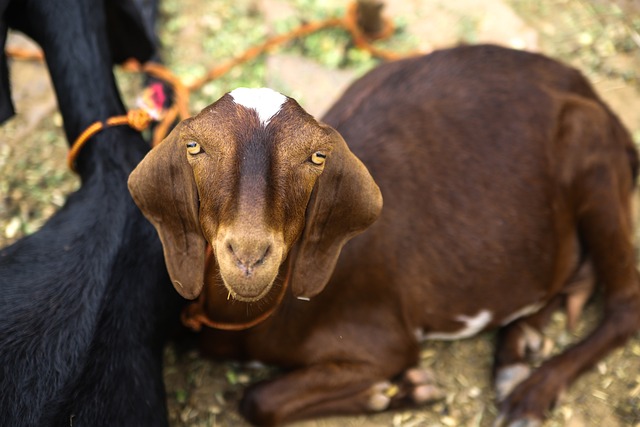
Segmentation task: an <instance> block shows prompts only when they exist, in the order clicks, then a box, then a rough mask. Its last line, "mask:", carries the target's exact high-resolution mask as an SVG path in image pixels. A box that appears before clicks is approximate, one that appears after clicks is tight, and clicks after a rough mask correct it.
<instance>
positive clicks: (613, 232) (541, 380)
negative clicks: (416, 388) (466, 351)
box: [501, 165, 640, 425]
mask: <svg viewBox="0 0 640 427" xmlns="http://www.w3.org/2000/svg"><path fill="white" fill-rule="evenodd" d="M618 166H620V168H621V167H622V165H618ZM617 170H620V169H619V168H618V169H617ZM582 178H583V179H581V180H580V182H579V183H577V184H576V186H575V190H576V194H577V197H579V198H580V199H581V200H579V202H582V203H579V204H578V211H577V212H578V224H579V232H580V233H581V235H582V236H583V237H584V241H585V243H586V248H587V251H588V253H589V254H590V256H591V259H592V261H593V266H594V269H595V272H596V276H597V279H598V282H599V283H602V285H603V286H604V289H603V290H604V292H603V297H604V301H603V302H604V304H603V305H604V316H603V319H602V321H601V323H600V325H598V326H597V327H596V328H595V329H594V330H593V331H592V332H591V334H590V335H589V336H588V337H587V338H585V339H584V340H582V341H581V342H579V343H578V344H576V345H575V346H574V347H572V348H570V349H569V350H567V351H565V352H564V353H562V354H559V355H557V356H555V357H553V358H551V359H549V360H548V361H546V362H545V363H544V364H542V365H541V366H540V367H539V368H538V369H537V370H535V371H534V372H532V373H531V375H530V376H529V377H528V378H526V379H525V380H524V381H522V382H521V383H520V384H519V385H518V386H517V387H516V388H515V389H514V390H513V391H512V392H511V393H510V394H509V395H508V396H507V398H506V399H505V400H504V401H503V402H502V405H501V420H502V421H504V422H505V423H507V424H508V423H512V422H516V421H517V422H518V423H519V424H518V425H537V423H538V422H539V420H542V419H543V418H544V413H545V411H547V410H548V409H549V408H550V407H552V406H553V405H554V404H555V402H556V399H557V398H558V395H559V394H560V392H561V391H563V390H564V389H565V388H566V387H568V386H569V385H570V384H571V382H572V381H573V380H574V379H575V378H576V377H577V376H578V375H579V374H580V373H582V372H584V371H585V370H587V369H588V368H590V367H591V366H593V365H594V364H595V363H596V362H597V361H598V360H600V359H601V358H602V357H604V356H605V355H606V354H607V353H609V352H610V351H611V350H612V349H614V348H615V347H617V346H620V345H622V344H623V343H624V342H625V341H626V340H627V339H628V338H629V337H630V336H631V335H632V334H633V333H634V332H635V331H636V330H637V329H638V328H639V327H640V280H639V276H638V272H637V270H636V269H635V259H634V251H633V245H632V242H631V236H632V233H631V220H630V215H629V213H628V212H629V210H628V200H624V199H623V200H621V198H622V197H624V196H625V195H627V194H629V193H630V188H628V187H627V188H626V189H625V188H624V186H622V185H621V183H624V182H625V181H623V179H628V177H626V176H624V175H622V176H617V172H616V168H611V167H604V166H603V167H601V168H598V167H593V168H591V169H590V171H589V173H588V174H585V176H583V177H582ZM628 181H629V182H630V181H631V180H630V179H628ZM621 186H622V187H623V188H622V191H621V189H620V187H621ZM625 190H627V191H625Z"/></svg>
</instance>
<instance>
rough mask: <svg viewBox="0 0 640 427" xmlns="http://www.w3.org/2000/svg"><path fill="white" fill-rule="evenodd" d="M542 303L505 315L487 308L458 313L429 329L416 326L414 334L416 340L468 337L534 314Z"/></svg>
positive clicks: (529, 305) (543, 303) (448, 339)
mask: <svg viewBox="0 0 640 427" xmlns="http://www.w3.org/2000/svg"><path fill="white" fill-rule="evenodd" d="M544 305H545V302H534V303H531V304H528V305H525V306H523V307H520V308H518V309H516V310H515V311H514V312H513V313H511V314H510V315H508V316H506V317H505V316H500V317H496V313H494V312H492V311H491V310H489V309H481V310H479V311H478V312H477V313H476V314H473V315H467V314H459V315H457V316H455V317H453V318H452V319H450V320H449V321H447V322H445V323H442V324H440V325H438V326H436V327H435V328H431V329H430V330H425V329H424V328H416V330H415V336H416V339H417V340H418V341H426V340H447V341H451V340H458V339H463V338H469V337H472V336H474V335H476V334H478V333H480V332H482V331H484V330H486V329H489V328H491V327H495V326H504V325H507V324H509V323H511V322H512V321H514V320H516V319H519V318H521V317H525V316H528V315H531V314H534V313H536V312H537V311H538V310H540V309H541V308H542V307H544Z"/></svg>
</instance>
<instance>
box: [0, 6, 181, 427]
mask: <svg viewBox="0 0 640 427" xmlns="http://www.w3.org/2000/svg"><path fill="white" fill-rule="evenodd" d="M2 5H3V3H1V2H0V6H2ZM2 11H3V10H2V9H0V12H2ZM2 22H4V23H7V24H8V25H9V27H15V28H19V29H20V30H22V31H24V32H25V33H27V34H28V35H29V36H31V37H32V38H34V40H36V41H37V42H38V43H39V44H40V45H41V46H42V48H43V50H44V52H45V55H46V58H47V64H48V66H49V70H50V72H51V76H52V80H53V82H54V86H55V89H56V94H57V96H58V100H59V105H60V109H61V112H62V116H63V119H64V124H65V132H66V134H67V137H68V139H69V140H70V141H73V140H74V139H75V138H76V137H77V135H79V133H80V132H81V131H82V130H83V129H84V128H85V127H86V126H88V125H89V124H90V123H92V122H94V121H96V120H99V119H100V120H104V119H106V118H107V117H110V116H113V115H119V114H123V113H124V108H123V105H122V102H121V100H120V97H119V95H118V92H117V89H116V84H115V80H114V77H113V74H112V70H111V66H112V62H113V61H112V59H111V58H112V57H111V49H110V47H109V42H108V40H109V38H108V36H107V32H106V30H105V22H106V12H105V7H104V4H103V2H102V1H95V0H56V1H50V0H15V1H13V2H12V3H10V4H9V6H8V7H6V8H5V10H4V13H3V18H2V21H1V22H0V24H1V23H2ZM1 27H2V25H0V29H1ZM137 53H141V51H138V52H137ZM152 53H153V52H149V55H151V54H152ZM141 59H142V60H144V59H145V58H141ZM5 101H6V99H3V98H2V97H0V102H5ZM4 107H5V108H6V105H5V106H4ZM0 111H3V109H2V108H0ZM147 150H148V146H147V144H146V143H145V142H144V141H143V140H142V138H141V137H140V135H139V134H138V133H136V132H134V131H133V130H130V129H128V128H123V127H118V128H111V129H108V130H105V131H102V132H101V133H99V134H98V135H97V136H95V137H93V138H92V139H91V141H89V143H88V144H87V146H86V147H85V148H84V149H83V150H82V154H81V155H80V157H79V159H78V164H77V166H78V170H79V172H80V175H81V177H82V186H81V188H80V189H79V190H78V191H77V192H76V193H75V194H73V195H71V196H70V197H69V199H68V201H67V203H66V204H65V206H64V207H63V208H62V209H61V210H60V211H59V212H57V213H56V214H55V215H54V216H53V217H52V218H51V219H50V220H49V221H48V222H47V223H46V224H45V225H44V226H43V227H42V229H41V230H39V231H38V232H36V233H34V234H33V235H30V236H28V237H25V238H23V239H21V240H19V241H18V242H16V243H15V244H13V245H11V246H9V247H7V248H4V249H2V250H1V251H0V425H2V426H38V427H40V426H74V427H77V426H91V427H93V426H132V427H133V426H136V427H138V426H163V425H167V416H166V403H165V396H164V386H163V383H162V375H161V369H162V347H163V344H164V342H165V339H166V336H167V332H166V331H168V330H169V329H170V325H171V324H173V323H174V322H175V321H177V319H178V312H179V309H180V305H181V299H180V298H179V296H178V295H177V293H176V292H175V291H174V290H173V288H172V287H171V286H170V282H169V280H168V277H167V274H166V269H165V266H164V264H163V261H162V260H163V257H162V248H161V246H160V242H159V240H158V238H157V235H156V232H155V230H154V229H153V227H152V226H151V225H150V224H149V223H148V222H147V221H146V220H145V219H144V218H143V217H142V215H141V213H140V212H139V211H138V209H137V207H136V206H135V205H134V203H133V201H132V200H131V197H130V195H129V192H128V190H127V185H126V181H127V177H128V175H129V172H130V171H131V170H132V169H133V168H134V167H135V165H136V164H137V163H138V162H139V160H140V159H141V158H142V157H143V156H144V154H145V153H146V151H147ZM61 167H63V166H62V165H61Z"/></svg>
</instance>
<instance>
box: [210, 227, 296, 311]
mask: <svg viewBox="0 0 640 427" xmlns="http://www.w3.org/2000/svg"><path fill="white" fill-rule="evenodd" d="M214 250H215V254H216V258H217V260H218V266H219V268H220V276H221V277H222V280H223V282H224V285H225V287H226V288H227V290H228V291H229V293H230V294H231V296H233V298H235V299H237V300H240V301H245V302H251V301H257V300H259V299H261V298H262V297H264V296H265V295H266V294H267V293H268V292H269V290H270V289H271V285H272V284H273V282H274V280H275V278H276V277H277V275H278V271H279V269H280V265H281V263H282V261H283V259H284V257H283V255H284V253H285V250H284V241H283V238H282V237H281V236H278V235H277V233H274V232H271V231H267V230H264V231H261V230H256V229H255V227H253V228H250V229H246V228H244V227H240V229H237V228H235V227H230V228H225V229H222V230H220V231H219V233H218V238H217V239H216V241H215V245H214Z"/></svg>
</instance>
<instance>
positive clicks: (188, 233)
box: [129, 123, 205, 299]
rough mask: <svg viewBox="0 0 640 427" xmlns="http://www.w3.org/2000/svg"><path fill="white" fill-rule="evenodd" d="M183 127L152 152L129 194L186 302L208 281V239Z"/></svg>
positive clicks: (131, 179) (134, 175) (133, 176)
mask: <svg viewBox="0 0 640 427" xmlns="http://www.w3.org/2000/svg"><path fill="white" fill-rule="evenodd" d="M181 127H182V123H181V124H179V125H178V126H176V127H175V129H174V130H173V131H172V132H171V133H170V134H169V136H168V137H167V138H165V139H164V141H162V142H161V143H160V144H159V145H158V146H157V147H156V148H154V149H153V150H151V151H150V152H149V153H148V154H147V156H146V157H145V158H144V159H143V160H142V162H140V164H139V165H138V166H137V167H136V168H135V169H134V170H133V172H132V173H131V175H130V176H129V191H130V192H131V195H132V196H133V200H134V201H135V202H136V204H137V205H138V207H139V208H140V210H141V211H142V213H143V214H144V215H145V217H147V219H148V220H149V221H150V222H151V223H152V224H153V226H154V227H155V228H156V230H157V231H158V234H159V235H160V240H161V241H162V248H163V250H164V259H165V261H166V264H167V270H168V271H169V276H170V277H171V282H172V283H173V286H174V287H175V288H176V290H177V291H178V293H179V294H180V295H182V296H183V297H184V298H187V299H194V298H196V297H197V296H198V295H199V294H200V292H201V291H202V286H203V281H204V258H205V239H204V237H203V236H202V231H201V229H200V222H199V217H198V190H197V188H196V183H195V180H194V178H193V170H192V169H191V166H190V165H189V163H188V161H187V158H186V149H185V147H184V144H182V143H181V141H180V129H181Z"/></svg>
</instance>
